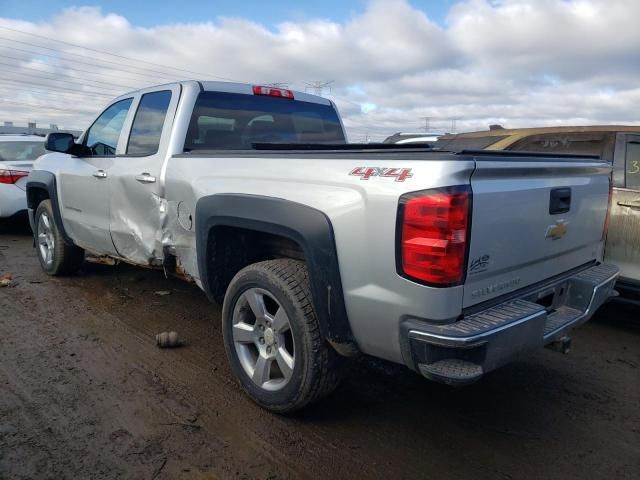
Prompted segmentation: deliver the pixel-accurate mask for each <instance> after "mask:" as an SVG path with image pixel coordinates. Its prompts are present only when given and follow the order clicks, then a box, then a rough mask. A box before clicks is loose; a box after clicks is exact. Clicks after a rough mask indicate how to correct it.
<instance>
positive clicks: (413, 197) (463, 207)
mask: <svg viewBox="0 0 640 480" xmlns="http://www.w3.org/2000/svg"><path fill="white" fill-rule="evenodd" d="M470 212H471V189H470V187H469V186H460V187H450V188H444V189H435V190H427V191H424V192H418V193H412V194H409V195H406V196H403V197H402V198H401V199H400V209H399V222H400V224H399V235H400V239H399V241H400V245H399V250H400V252H399V253H400V255H399V257H400V258H399V259H398V260H399V261H398V263H399V265H398V267H399V270H400V272H399V273H401V274H402V275H404V276H406V277H408V278H410V279H413V280H417V281H418V282H420V283H426V284H428V285H432V286H437V287H449V286H454V285H459V284H461V283H462V282H463V281H464V276H465V271H466V262H467V251H468V247H469V245H468V243H469V242H468V234H469V226H470V225H469V217H470Z"/></svg>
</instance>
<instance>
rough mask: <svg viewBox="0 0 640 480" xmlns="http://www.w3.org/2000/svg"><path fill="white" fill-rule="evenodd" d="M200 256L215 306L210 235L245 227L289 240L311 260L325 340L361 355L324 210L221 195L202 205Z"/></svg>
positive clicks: (205, 284)
mask: <svg viewBox="0 0 640 480" xmlns="http://www.w3.org/2000/svg"><path fill="white" fill-rule="evenodd" d="M195 225H196V251H197V258H198V270H199V273H200V280H201V282H202V287H203V289H204V291H205V292H206V294H207V296H208V297H209V298H210V299H212V300H213V296H212V288H211V284H210V276H209V272H208V267H207V260H208V258H209V252H208V248H209V232H210V231H211V229H212V228H214V227H216V226H225V227H239V228H244V229H248V230H254V231H259V232H264V233H270V234H274V235H280V236H283V237H286V238H289V239H291V240H293V241H295V242H296V243H298V244H299V245H300V246H301V247H302V249H303V251H304V255H305V260H306V264H307V269H308V271H309V279H310V283H311V294H312V297H313V303H314V307H315V311H316V315H317V318H318V320H319V323H320V330H321V333H322V334H323V336H324V338H325V339H327V341H328V342H329V343H330V344H331V345H332V346H333V347H334V348H335V350H336V351H337V352H338V353H340V354H341V355H345V356H350V355H354V354H355V353H357V352H358V348H357V344H356V342H355V339H354V337H353V333H352V331H351V326H350V325H349V319H348V317H347V311H346V307H345V302H344V294H343V290H342V281H341V277H340V268H339V263H338V254H337V250H336V245H335V238H334V233H333V226H332V225H331V221H330V220H329V218H328V217H327V216H326V215H325V214H324V213H323V212H321V211H320V210H316V209H315V208H312V207H309V206H307V205H303V204H300V203H296V202H292V201H288V200H284V199H281V198H273V197H265V196H261V195H246V194H216V195H211V196H206V197H202V198H200V199H199V200H198V202H197V204H196V212H195Z"/></svg>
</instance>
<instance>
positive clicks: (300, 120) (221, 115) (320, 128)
mask: <svg viewBox="0 0 640 480" xmlns="http://www.w3.org/2000/svg"><path fill="white" fill-rule="evenodd" d="M258 143H276V144H277V143H282V144H343V143H346V139H345V136H344V132H343V130H342V125H341V123H340V119H339V117H338V113H337V112H336V110H335V109H334V108H333V107H332V106H330V105H322V104H319V103H313V102H303V101H299V100H291V99H287V98H279V97H270V96H261V95H245V94H240V93H222V92H202V93H200V95H199V96H198V99H197V100H196V104H195V106H194V109H193V114H192V116H191V120H190V122H189V130H188V132H187V136H186V138H185V144H184V150H185V151H192V150H251V149H253V148H254V145H255V144H258Z"/></svg>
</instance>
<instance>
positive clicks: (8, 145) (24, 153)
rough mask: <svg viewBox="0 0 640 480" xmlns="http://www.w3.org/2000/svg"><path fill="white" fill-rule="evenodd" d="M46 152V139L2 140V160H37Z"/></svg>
mask: <svg viewBox="0 0 640 480" xmlns="http://www.w3.org/2000/svg"><path fill="white" fill-rule="evenodd" d="M44 154H45V150H44V141H39V142H24V141H23V142H0V162H15V161H20V160H35V159H36V158H38V157H39V156H40V155H44Z"/></svg>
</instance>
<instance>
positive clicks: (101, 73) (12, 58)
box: [0, 45, 146, 90]
mask: <svg viewBox="0 0 640 480" xmlns="http://www.w3.org/2000/svg"><path fill="white" fill-rule="evenodd" d="M2 46H3V45H0V47H2ZM5 48H7V47H5ZM0 57H1V58H7V59H10V60H17V61H19V62H24V58H19V57H12V56H10V55H2V54H0ZM61 60H64V61H65V62H68V61H69V60H66V59H61ZM42 63H43V64H44V65H49V66H53V67H54V68H56V66H55V65H52V64H50V63H47V62H42ZM21 68H24V67H22V66H21ZM64 69H65V70H71V71H75V72H82V73H89V74H91V75H100V77H114V78H117V79H118V80H123V78H122V77H121V76H118V75H115V74H113V73H109V72H102V71H101V72H97V71H95V70H93V71H91V70H83V69H80V68H76V67H70V66H68V65H65V66H64ZM118 72H119V73H120V74H122V76H125V77H126V76H127V75H126V72H125V71H118ZM125 80H133V81H134V82H142V81H143V80H141V79H139V78H127V79H125ZM145 81H146V80H145ZM112 85H113V84H112ZM122 86H123V87H127V88H131V89H132V90H134V89H138V88H140V87H134V86H130V85H122Z"/></svg>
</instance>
